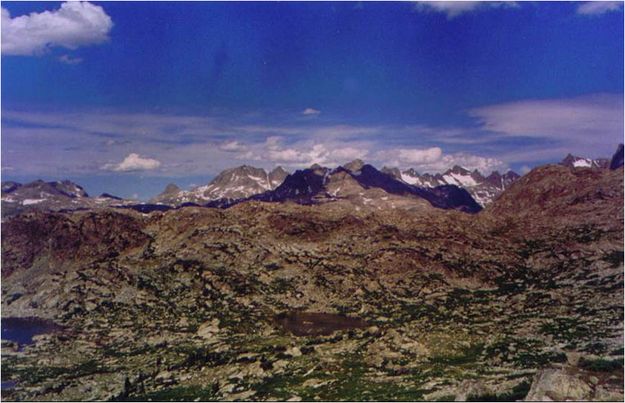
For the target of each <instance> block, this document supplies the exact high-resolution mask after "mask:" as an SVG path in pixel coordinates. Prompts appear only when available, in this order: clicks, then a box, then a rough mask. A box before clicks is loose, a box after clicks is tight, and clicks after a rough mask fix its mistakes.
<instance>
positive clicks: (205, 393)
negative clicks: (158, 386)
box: [127, 385, 220, 402]
mask: <svg viewBox="0 0 625 403" xmlns="http://www.w3.org/2000/svg"><path fill="white" fill-rule="evenodd" d="M216 386H217V385H213V386H211V387H202V386H199V385H196V386H176V387H173V388H168V389H163V390H158V391H154V392H149V393H145V394H141V395H136V396H129V397H127V400H128V401H156V402H158V401H168V402H181V401H193V400H196V399H199V400H200V401H203V402H206V401H217V400H219V399H220V398H219V397H218V395H217V391H218V389H219V388H218V387H216Z"/></svg>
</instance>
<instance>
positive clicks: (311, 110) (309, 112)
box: [302, 108, 321, 115]
mask: <svg viewBox="0 0 625 403" xmlns="http://www.w3.org/2000/svg"><path fill="white" fill-rule="evenodd" d="M320 113H321V111H320V110H317V109H314V108H306V109H304V111H303V112H302V115H319V114H320Z"/></svg>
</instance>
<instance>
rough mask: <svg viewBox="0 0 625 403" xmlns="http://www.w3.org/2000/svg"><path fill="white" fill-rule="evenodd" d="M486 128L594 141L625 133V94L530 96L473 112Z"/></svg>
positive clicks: (541, 136)
mask: <svg viewBox="0 0 625 403" xmlns="http://www.w3.org/2000/svg"><path fill="white" fill-rule="evenodd" d="M469 114H470V115H471V116H474V117H476V118H477V119H478V120H480V121H481V122H482V124H483V126H484V128H485V129H487V130H490V131H493V132H497V133H501V134H506V135H510V136H529V137H540V138H551V139H570V140H581V141H584V140H587V139H589V138H592V140H593V141H597V140H600V139H601V138H609V139H610V142H616V141H617V140H618V139H619V138H622V136H623V95H622V94H621V95H609V94H603V95H592V96H583V97H578V98H571V99H548V100H527V101H519V102H511V103H505V104H499V105H491V106H486V107H482V108H476V109H473V110H471V111H470V112H469Z"/></svg>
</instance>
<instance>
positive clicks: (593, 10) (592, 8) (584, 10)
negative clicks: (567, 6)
mask: <svg viewBox="0 0 625 403" xmlns="http://www.w3.org/2000/svg"><path fill="white" fill-rule="evenodd" d="M622 9H623V2H622V1H588V2H584V3H583V4H581V5H580V6H579V7H577V14H581V15H600V14H605V13H609V12H611V11H619V10H622Z"/></svg>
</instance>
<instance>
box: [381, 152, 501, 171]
mask: <svg viewBox="0 0 625 403" xmlns="http://www.w3.org/2000/svg"><path fill="white" fill-rule="evenodd" d="M374 159H375V160H377V161H379V162H380V164H382V165H386V166H391V167H398V168H401V169H404V168H414V169H416V170H417V171H419V172H431V173H435V172H443V171H446V170H447V169H449V168H451V167H453V166H454V165H460V166H461V167H464V168H466V169H468V170H471V171H472V170H474V169H477V170H478V171H480V172H482V173H483V174H488V173H490V172H491V171H494V170H503V169H505V168H506V167H507V164H505V163H504V162H502V161H500V160H498V159H496V158H489V157H481V156H477V155H473V154H467V153H454V154H444V153H443V150H442V149H441V148H440V147H431V148H426V149H419V148H390V149H387V150H382V151H378V152H377V153H376V155H375V157H374Z"/></svg>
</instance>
